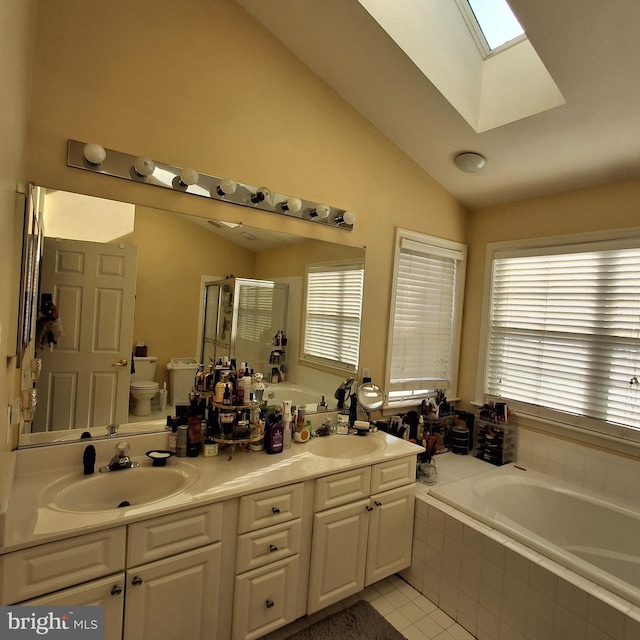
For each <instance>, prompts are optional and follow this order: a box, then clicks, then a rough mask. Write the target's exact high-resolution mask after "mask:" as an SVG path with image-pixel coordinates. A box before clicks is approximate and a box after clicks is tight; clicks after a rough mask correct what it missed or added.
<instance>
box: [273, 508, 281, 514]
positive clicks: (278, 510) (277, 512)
mask: <svg viewBox="0 0 640 640" xmlns="http://www.w3.org/2000/svg"><path fill="white" fill-rule="evenodd" d="M271 511H272V513H274V514H275V515H278V514H279V513H280V509H278V507H273V509H271Z"/></svg>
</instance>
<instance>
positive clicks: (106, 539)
mask: <svg viewBox="0 0 640 640" xmlns="http://www.w3.org/2000/svg"><path fill="white" fill-rule="evenodd" d="M125 540H126V536H125V528H124V527H118V528H117V529H106V530H105V531H100V532H98V533H89V534H87V535H84V536H77V537H74V538H67V539H66V540H59V541H58V542H50V543H49V544H42V545H39V546H37V547H30V548H29V549H23V550H22V551H15V552H14V553H8V554H7V555H6V556H4V557H3V566H2V573H3V575H4V576H5V579H4V580H3V584H2V603H3V604H12V603H14V602H20V601H22V600H26V599H27V598H35V597H36V596H40V595H43V594H45V593H51V592H52V591H57V590H58V589H64V588H65V587H70V586H72V585H76V584H78V583H80V582H86V581H87V580H92V579H93V578H100V577H102V576H106V575H109V574H111V573H116V572H118V571H122V570H123V569H124V556H125V549H126V542H125Z"/></svg>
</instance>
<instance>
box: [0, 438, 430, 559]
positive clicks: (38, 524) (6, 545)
mask: <svg viewBox="0 0 640 640" xmlns="http://www.w3.org/2000/svg"><path fill="white" fill-rule="evenodd" d="M328 437H329V438H360V437H361V436H356V435H350V436H339V435H331V436H328ZM364 438H378V439H381V440H382V441H384V443H385V446H384V448H383V449H382V450H380V451H376V452H374V453H370V454H365V455H362V456H357V457H353V458H327V457H324V456H319V455H315V454H313V453H311V452H310V451H309V446H308V445H307V444H299V443H296V442H294V443H292V445H291V448H290V449H285V450H284V451H283V453H280V454H275V455H269V454H267V453H265V452H264V451H261V452H249V451H245V450H241V449H239V448H238V449H236V452H235V454H234V456H233V459H232V460H229V452H228V451H222V452H221V453H220V455H218V456H217V457H213V458H204V457H202V456H200V457H198V458H177V457H173V458H171V459H170V460H169V461H168V463H167V467H170V466H176V467H179V468H183V469H184V470H186V471H188V472H189V473H190V475H191V476H192V478H195V480H194V481H192V482H190V483H189V484H188V486H187V487H186V488H185V489H184V490H182V491H180V492H179V493H177V494H175V495H173V496H170V497H168V498H165V499H162V500H158V501H155V502H151V503H146V504H143V505H138V506H131V507H126V508H123V509H110V510H108V511H96V512H81V511H65V510H62V509H60V508H59V507H57V506H56V505H55V504H53V503H51V502H50V501H47V500H46V499H44V496H43V493H46V491H45V488H46V487H48V486H49V485H51V484H52V483H54V482H58V481H59V480H60V478H61V477H63V476H68V477H69V479H70V480H72V481H76V482H82V481H83V479H85V478H92V477H93V476H84V475H83V472H82V452H83V450H84V447H85V446H87V444H94V446H95V447H96V450H97V460H96V474H97V473H98V471H97V467H99V466H101V465H104V464H106V463H107V462H108V461H109V459H110V458H111V456H112V455H113V449H114V446H115V444H116V443H117V442H118V441H121V440H123V439H124V438H113V439H105V440H100V441H98V440H96V441H92V442H89V441H87V440H84V441H81V442H76V443H73V444H65V445H58V446H55V447H41V448H34V449H24V450H18V451H14V452H13V453H12V454H11V455H12V456H14V457H15V461H14V462H15V473H14V477H13V481H12V484H11V487H10V489H9V491H8V501H7V505H6V512H5V513H4V514H0V516H1V515H4V521H5V526H4V535H3V537H2V543H3V544H2V547H0V554H2V553H7V552H9V551H14V550H16V549H19V548H23V547H27V546H32V545H34V544H40V543H43V542H50V541H54V540H58V539H62V538H67V537H69V536H73V535H80V534H83V533H89V532H92V531H97V530H101V529H104V528H107V527H115V526H119V525H124V524H130V523H132V522H136V521H139V520H145V519H147V518H151V517H155V516H159V515H164V514H167V513H171V512H174V511H179V510H182V509H187V508H191V507H195V506H200V505H204V504H207V503H212V502H219V501H221V500H227V499H230V498H236V497H238V496H242V495H245V494H249V493H255V492H256V491H262V490H264V489H269V488H273V487H277V486H281V485H286V484H291V483H294V482H301V481H304V480H310V479H313V478H318V477H321V476H326V475H330V474H333V473H338V472H340V471H345V470H348V469H353V468H358V467H364V466H369V465H372V464H376V463H378V462H385V461H387V460H392V459H394V458H401V457H405V456H411V455H416V454H417V453H420V452H422V451H424V449H423V448H422V447H419V446H417V445H414V444H411V443H409V442H406V441H405V440H401V439H399V438H396V437H394V436H392V435H389V434H386V433H383V432H377V433H371V434H368V435H367V436H364ZM126 440H127V442H129V443H130V444H131V451H130V453H131V456H132V457H133V458H134V459H136V460H138V461H139V462H140V466H141V467H142V468H144V467H151V466H152V465H151V460H149V459H148V458H147V457H146V456H145V455H144V453H145V451H148V450H150V449H165V448H166V445H167V435H166V434H153V435H146V436H136V437H131V438H126ZM111 473H113V472H111ZM117 473H118V475H120V474H130V475H127V476H126V477H127V478H131V482H135V479H136V469H135V468H134V469H127V470H124V471H118V472H117Z"/></svg>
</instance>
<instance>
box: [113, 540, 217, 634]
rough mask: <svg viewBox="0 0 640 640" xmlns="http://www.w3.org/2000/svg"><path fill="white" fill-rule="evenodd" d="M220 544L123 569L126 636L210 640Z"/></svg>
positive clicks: (214, 623)
mask: <svg viewBox="0 0 640 640" xmlns="http://www.w3.org/2000/svg"><path fill="white" fill-rule="evenodd" d="M220 556H221V544H220V543H219V542H218V543H216V544H212V545H209V546H207V547H204V548H202V549H198V550H196V551H188V552H186V553H182V554H179V555H177V556H174V557H172V558H167V559H165V560H158V561H157V562H151V563H149V564H146V565H143V566H141V567H137V568H135V569H130V570H128V571H127V574H126V575H127V587H126V588H127V596H126V613H125V620H124V640H142V639H143V638H144V639H146V638H162V640H185V639H186V638H188V639H189V640H205V638H206V640H214V639H215V638H216V637H217V624H218V592H219V584H220V559H221V558H220Z"/></svg>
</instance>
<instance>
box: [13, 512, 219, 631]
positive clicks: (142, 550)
mask: <svg viewBox="0 0 640 640" xmlns="http://www.w3.org/2000/svg"><path fill="white" fill-rule="evenodd" d="M222 521H223V503H218V504H213V505H207V506H204V507H198V508H195V509H190V510H187V511H182V512H177V513H173V514H169V515H166V516H160V517H157V518H153V519H150V520H145V521H142V522H137V523H135V524H131V525H129V526H128V527H124V526H123V527H117V528H115V529H107V530H105V531H103V532H99V533H92V534H86V535H83V536H78V537H75V538H68V539H66V540H61V541H58V542H51V543H48V544H43V545H39V546H36V547H31V548H29V549H25V550H21V551H16V552H14V553H9V554H7V555H5V556H3V558H2V562H3V575H5V576H7V575H11V576H15V578H16V579H12V580H7V579H5V580H4V582H3V602H6V603H8V604H24V605H35V604H42V605H60V606H66V605H69V606H74V605H102V606H104V607H105V609H104V612H105V638H106V639H108V640H120V639H121V638H122V639H123V640H140V638H156V637H158V638H159V637H162V638H167V639H172V638H173V639H175V640H184V638H190V639H191V638H193V639H194V640H195V639H196V638H202V639H204V638H207V640H209V639H211V640H214V639H215V638H218V637H221V638H223V637H225V635H222V634H220V635H219V633H218V631H219V628H218V596H219V591H220V575H221V568H220V565H221V547H222V541H221V538H222ZM127 529H128V531H127ZM105 574H108V575H106V577H101V578H98V579H93V580H91V578H95V577H96V576H100V575H105ZM39 594H43V595H39ZM29 595H33V596H39V597H37V598H31V599H28V600H25V599H24V596H29Z"/></svg>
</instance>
